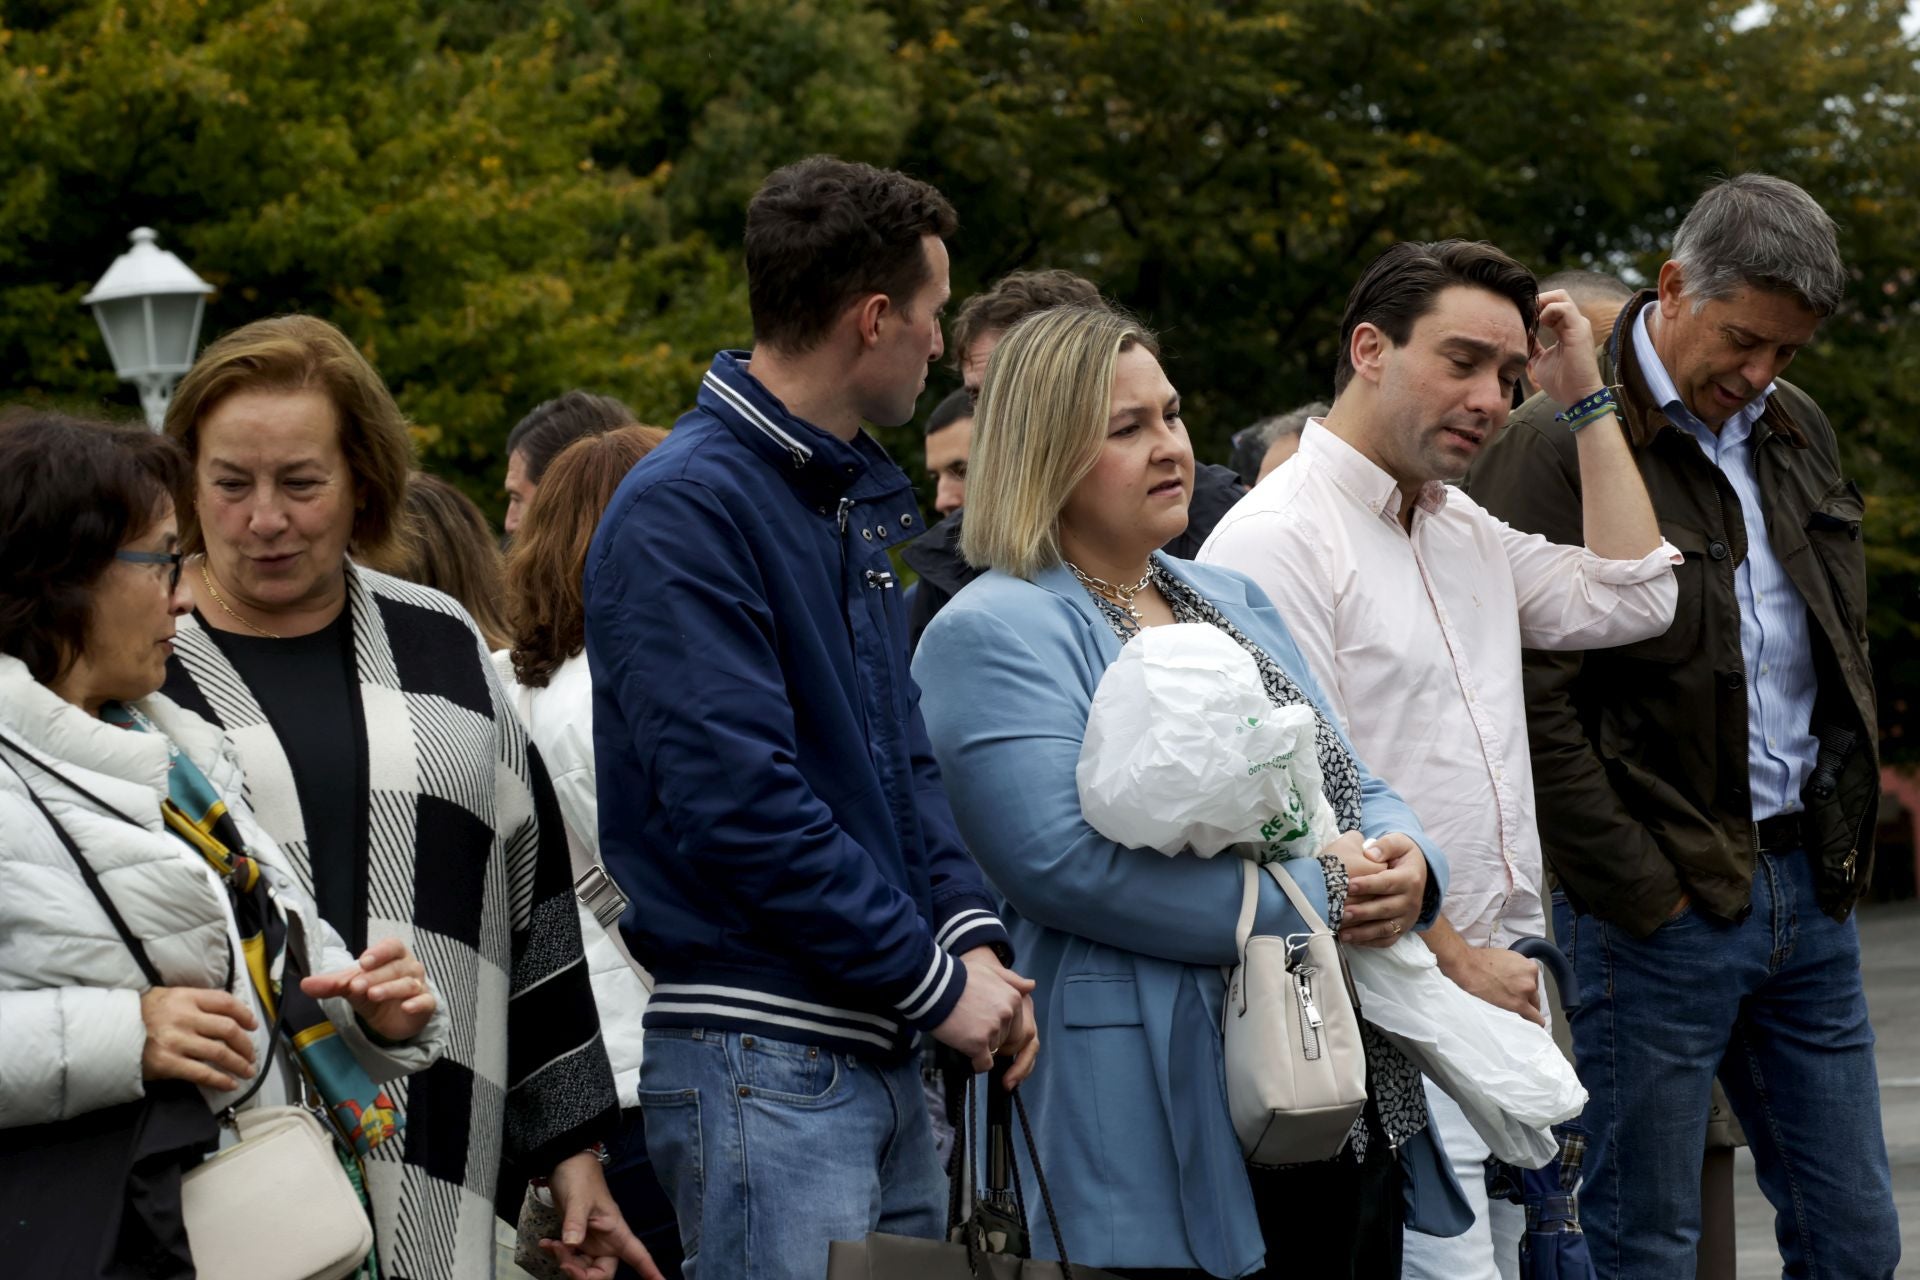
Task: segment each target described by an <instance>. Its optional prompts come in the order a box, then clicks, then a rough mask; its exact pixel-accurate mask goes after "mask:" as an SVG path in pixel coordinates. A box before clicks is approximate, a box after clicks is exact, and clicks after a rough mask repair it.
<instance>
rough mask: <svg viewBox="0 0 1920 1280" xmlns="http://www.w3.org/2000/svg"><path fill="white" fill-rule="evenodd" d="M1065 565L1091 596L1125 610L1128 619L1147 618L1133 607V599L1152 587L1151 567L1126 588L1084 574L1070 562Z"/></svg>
mask: <svg viewBox="0 0 1920 1280" xmlns="http://www.w3.org/2000/svg"><path fill="white" fill-rule="evenodd" d="M1066 563H1067V568H1069V569H1071V570H1073V576H1074V577H1076V578H1078V579H1080V585H1081V586H1083V587H1085V588H1086V589H1087V590H1089V591H1091V592H1093V594H1095V595H1097V596H1101V597H1103V598H1105V599H1107V600H1110V601H1112V602H1113V603H1114V604H1117V605H1119V606H1120V607H1121V608H1122V609H1125V610H1126V611H1127V616H1128V617H1130V618H1133V619H1135V620H1136V621H1138V620H1139V619H1142V618H1145V617H1146V616H1147V615H1146V614H1144V613H1142V612H1140V611H1139V610H1138V609H1136V608H1134V607H1133V598H1134V597H1135V596H1137V595H1139V594H1140V593H1141V592H1142V591H1145V590H1146V589H1147V588H1148V587H1149V586H1151V585H1153V568H1152V566H1148V568H1147V573H1146V576H1145V577H1143V578H1141V579H1140V581H1138V582H1136V583H1134V584H1133V585H1131V586H1128V585H1126V584H1124V583H1122V584H1119V585H1115V584H1114V583H1111V582H1108V581H1107V580H1106V579H1105V578H1096V577H1094V576H1093V575H1092V574H1090V573H1084V572H1082V571H1081V569H1080V566H1079V565H1077V564H1075V563H1074V562H1073V561H1071V560H1069V561H1067V562H1066Z"/></svg>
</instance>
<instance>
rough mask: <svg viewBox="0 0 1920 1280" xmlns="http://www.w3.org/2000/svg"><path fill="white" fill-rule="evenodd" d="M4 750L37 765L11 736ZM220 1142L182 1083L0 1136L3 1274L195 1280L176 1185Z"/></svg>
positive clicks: (80, 859) (197, 1098)
mask: <svg viewBox="0 0 1920 1280" xmlns="http://www.w3.org/2000/svg"><path fill="white" fill-rule="evenodd" d="M0 746H5V747H8V748H10V749H12V750H13V751H16V752H19V753H20V754H21V755H22V756H25V757H26V758H27V759H29V760H32V759H33V756H32V755H30V754H29V753H28V752H26V751H25V750H23V749H22V748H21V747H20V746H19V745H18V744H16V743H14V742H13V741H12V740H11V739H9V738H6V737H4V736H0ZM0 759H5V756H4V755H0ZM36 763H38V762H37V761H36ZM7 765H8V767H9V768H11V769H13V771H14V773H15V774H16V775H18V776H19V777H20V780H21V782H22V783H23V784H26V785H27V794H28V796H29V797H31V799H32V800H33V803H34V806H35V807H36V808H37V809H39V810H40V814H41V816H42V817H44V818H45V819H46V820H47V823H48V825H49V826H51V827H52V828H53V832H54V834H55V835H56V836H58V837H59V838H60V843H61V844H62V845H64V846H65V847H66V850H67V852H68V854H70V855H71V856H72V858H73V860H74V862H75V863H76V864H77V865H78V867H79V869H80V876H81V879H83V880H84V881H86V885H87V888H88V889H89V890H90V891H91V892H92V893H93V896H94V898H95V899H96V900H97V901H98V902H99V903H100V906H101V908H102V909H103V910H105V912H106V913H107V919H108V920H110V921H112V922H113V927H114V930H115V931H116V932H118V933H119V935H120V939H121V941H122V942H124V943H125V944H126V946H127V949H128V950H129V951H131V952H132V953H133V958H134V961H135V962H136V963H137V964H138V965H139V966H140V972H141V973H142V974H143V975H144V976H145V977H146V979H147V981H148V982H149V983H151V984H152V985H154V986H161V985H163V984H162V983H161V981H160V974H159V972H158V971H157V970H155V969H154V967H153V962H152V961H151V960H150V959H148V957H147V951H146V947H145V946H143V945H142V944H141V942H140V939H138V938H137V937H135V936H134V935H133V932H132V930H130V929H128V928H127V922H126V920H125V919H124V918H122V917H121V915H120V911H119V909H118V908H117V907H115V906H114V904H113V899H112V898H110V897H108V896H107V893H106V890H105V889H104V888H103V887H102V886H101V884H100V880H99V877H98V876H96V875H95V874H94V871H93V867H92V865H91V864H90V863H89V862H88V861H87V860H86V858H85V856H83V855H82V854H81V852H80V847H79V846H78V845H77V844H75V843H74V840H73V837H72V836H71V835H69V834H68V832H67V829H66V828H65V827H63V826H62V825H61V824H60V821H59V819H57V818H55V817H54V816H53V813H52V811H50V810H49V809H48V808H47V806H46V803H45V802H44V801H42V800H41V799H40V796H39V795H38V794H37V793H36V792H35V791H34V789H33V787H32V785H31V784H27V780H26V775H25V774H22V773H20V770H19V768H18V766H16V765H14V764H13V762H12V761H11V760H8V761H7ZM219 1141H220V1128H219V1124H218V1123H217V1122H216V1121H215V1119H214V1116H213V1112H212V1111H211V1110H210V1109H209V1108H208V1107H207V1103H206V1099H205V1098H203V1097H202V1096H201V1094H200V1090H199V1089H198V1088H196V1087H195V1086H193V1085H191V1084H188V1083H187V1082H186V1081H183V1080H150V1081H148V1082H147V1083H146V1091H145V1095H144V1096H143V1097H141V1098H139V1099H138V1100H136V1101H133V1102H125V1103H121V1104H120V1105H118V1106H112V1107H102V1108H100V1109H99V1110H97V1111H90V1112H88V1113H86V1114H85V1115H79V1116H74V1117H72V1118H70V1119H67V1120H56V1121H52V1122H49V1123H47V1124H36V1125H21V1126H16V1127H14V1128H10V1129H0V1210H3V1211H0V1258H4V1259H5V1260H6V1261H5V1268H6V1271H7V1273H8V1274H9V1275H22V1276H34V1277H46V1278H47V1280H191V1277H192V1276H193V1275H194V1267H193V1257H192V1254H191V1253H189V1252H188V1248H187V1229H186V1224H185V1222H184V1221H183V1220H182V1218H181V1213H180V1178H181V1175H182V1174H183V1173H184V1172H185V1171H186V1170H187V1169H190V1168H192V1167H193V1166H194V1165H196V1164H198V1163H199V1162H200V1158H201V1156H202V1155H204V1154H205V1153H206V1152H208V1151H211V1150H213V1148H214V1147H215V1146H216V1145H218V1143H219Z"/></svg>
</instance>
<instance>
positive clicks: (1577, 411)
mask: <svg viewBox="0 0 1920 1280" xmlns="http://www.w3.org/2000/svg"><path fill="white" fill-rule="evenodd" d="M1619 407H1620V402H1619V401H1617V400H1615V399H1614V398H1613V388H1612V387H1602V388H1600V389H1599V390H1598V391H1596V392H1594V393H1593V394H1592V395H1590V396H1588V397H1587V398H1586V399H1585V400H1582V401H1580V403H1578V404H1576V405H1573V406H1571V407H1569V408H1566V409H1562V410H1561V411H1560V412H1559V413H1556V414H1554V415H1553V417H1554V421H1556V422H1564V423H1566V424H1567V430H1568V431H1578V430H1579V429H1580V428H1582V427H1584V426H1586V425H1587V424H1588V423H1589V422H1593V421H1595V420H1597V419H1599V418H1604V417H1606V416H1607V415H1608V414H1610V413H1614V412H1616V411H1617V410H1618V409H1619Z"/></svg>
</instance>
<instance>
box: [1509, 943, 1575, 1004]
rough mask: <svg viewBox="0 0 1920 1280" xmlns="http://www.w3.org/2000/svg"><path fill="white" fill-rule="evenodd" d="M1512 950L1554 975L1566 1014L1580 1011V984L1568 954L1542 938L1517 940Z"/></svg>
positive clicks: (1555, 984) (1554, 983) (1555, 985)
mask: <svg viewBox="0 0 1920 1280" xmlns="http://www.w3.org/2000/svg"><path fill="white" fill-rule="evenodd" d="M1510 949H1511V950H1513V951H1517V952H1519V953H1520V954H1521V955H1523V956H1525V957H1526V958H1527V959H1529V960H1532V961H1534V962H1535V963H1537V964H1538V965H1539V966H1540V967H1541V968H1542V969H1545V970H1546V971H1547V972H1548V973H1549V974H1551V975H1553V985H1554V987H1555V988H1556V989H1558V991H1559V992H1560V1008H1561V1009H1562V1010H1563V1011H1564V1012H1566V1013H1569V1014H1572V1013H1577V1012H1578V1011H1579V1009H1580V982H1579V979H1577V978H1575V977H1574V974H1573V965H1572V964H1570V963H1568V961H1567V953H1566V952H1564V951H1562V950H1561V949H1560V948H1559V947H1556V946H1555V945H1553V943H1551V942H1549V941H1547V940H1546V939H1545V938H1540V937H1526V938H1516V939H1514V942H1513V946H1512V947H1511V948H1510Z"/></svg>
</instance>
